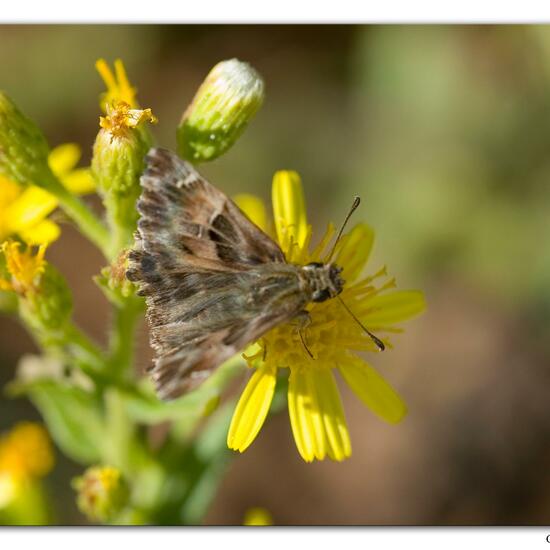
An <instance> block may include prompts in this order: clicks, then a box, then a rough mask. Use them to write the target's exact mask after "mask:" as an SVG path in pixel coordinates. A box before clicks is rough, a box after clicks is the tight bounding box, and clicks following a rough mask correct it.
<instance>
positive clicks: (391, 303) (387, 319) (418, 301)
mask: <svg viewBox="0 0 550 550" xmlns="http://www.w3.org/2000/svg"><path fill="white" fill-rule="evenodd" d="M360 309H363V307H362V306H361V307H360ZM425 309H426V302H425V300H424V294H423V293H422V292H421V291H419V290H397V291H395V292H391V293H388V294H380V295H379V296H374V297H373V298H372V299H369V300H368V301H365V303H364V310H365V311H364V313H362V314H361V313H359V316H360V318H361V321H362V322H363V323H364V324H365V325H367V326H370V327H384V326H388V325H393V324H395V323H400V322H402V321H406V320H407V319H410V318H411V317H414V316H416V315H419V314H420V313H422V312H423V311H424V310H425Z"/></svg>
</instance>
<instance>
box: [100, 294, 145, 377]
mask: <svg viewBox="0 0 550 550" xmlns="http://www.w3.org/2000/svg"><path fill="white" fill-rule="evenodd" d="M141 307H142V304H141V302H140V301H138V300H136V299H135V298H134V297H132V298H129V299H128V300H126V301H125V302H124V303H123V304H121V305H116V306H115V319H114V326H113V329H112V333H111V342H110V350H111V351H110V358H109V361H108V362H107V368H108V369H109V371H110V373H111V375H112V376H113V377H114V378H118V379H126V378H128V377H130V376H131V374H132V373H131V372H130V370H131V367H132V362H133V356H134V329H135V327H136V323H137V321H138V318H139V314H140V312H141Z"/></svg>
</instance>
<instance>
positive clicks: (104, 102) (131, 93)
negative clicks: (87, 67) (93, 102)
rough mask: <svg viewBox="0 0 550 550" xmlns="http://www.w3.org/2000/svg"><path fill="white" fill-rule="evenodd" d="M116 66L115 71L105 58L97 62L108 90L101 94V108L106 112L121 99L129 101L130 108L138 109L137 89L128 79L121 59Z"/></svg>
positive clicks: (116, 61)
mask: <svg viewBox="0 0 550 550" xmlns="http://www.w3.org/2000/svg"><path fill="white" fill-rule="evenodd" d="M114 66H115V72H114V73H113V71H112V70H111V68H110V67H109V65H107V62H106V61H105V59H98V60H97V61H96V63H95V68H96V70H97V72H98V73H99V75H100V76H101V78H102V79H103V82H104V83H105V86H106V87H107V91H106V92H105V93H103V94H101V96H100V102H99V105H100V107H101V110H102V111H103V112H104V113H106V112H107V109H108V108H109V106H111V105H113V104H116V103H119V102H121V101H122V102H124V103H127V104H128V105H129V106H130V108H132V109H136V108H137V107H138V103H137V100H136V89H135V88H134V87H133V86H132V85H131V84H130V81H129V80H128V76H127V75H126V69H125V68H124V63H122V60H121V59H116V60H115V63H114Z"/></svg>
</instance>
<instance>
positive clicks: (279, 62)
mask: <svg viewBox="0 0 550 550" xmlns="http://www.w3.org/2000/svg"><path fill="white" fill-rule="evenodd" d="M0 45H1V47H0V65H1V66H2V67H3V70H2V76H1V77H0V88H2V89H4V90H5V91H6V92H7V93H8V94H9V95H10V96H11V97H12V98H13V99H14V100H15V101H16V102H17V103H18V105H19V106H20V108H21V109H22V110H23V111H24V112H25V113H26V114H28V115H29V116H30V117H31V118H33V119H34V120H35V121H37V122H38V123H39V125H40V126H41V127H42V129H43V130H44V131H45V133H46V135H47V137H48V139H49V141H50V144H51V145H52V146H55V145H57V144H60V143H63V142H68V141H74V142H78V143H79V144H80V145H81V146H82V148H83V150H84V159H83V160H84V162H85V163H88V162H89V160H90V157H91V147H92V144H93V140H94V138H95V135H96V133H97V129H98V116H99V106H98V94H99V93H100V92H101V91H103V84H102V82H101V80H100V78H99V76H98V75H97V73H96V72H95V70H94V62H95V60H96V59H97V58H99V57H104V58H106V59H107V61H109V62H112V61H113V60H114V59H115V58H116V57H121V58H122V59H123V60H124V62H125V64H126V68H127V70H128V73H129V76H130V79H131V81H132V82H133V83H134V84H135V85H136V86H137V87H138V89H139V96H138V97H139V101H140V103H141V105H142V106H143V107H151V108H152V109H153V112H154V113H155V114H156V115H157V116H158V118H159V121H160V122H159V124H158V125H157V126H156V127H155V128H154V129H153V130H154V132H155V134H156V137H157V140H158V143H159V144H160V145H162V146H165V147H169V148H172V149H174V148H175V141H176V140H175V127H176V125H177V123H178V121H179V118H180V116H181V113H182V112H183V110H184V109H185V107H186V105H187V103H188V102H189V101H190V100H191V98H192V96H193V94H194V92H195V90H196V88H197V87H198V85H199V84H200V83H201V81H202V79H203V78H204V77H205V76H206V74H207V73H208V71H209V70H210V68H211V67H212V66H213V65H214V64H215V63H217V62H218V61H220V60H222V59H228V58H231V57H238V58H239V59H241V60H244V61H248V62H250V63H251V64H252V65H253V66H254V67H255V68H256V69H257V70H258V71H259V72H260V73H261V74H262V75H263V77H264V79H265V82H266V89H267V98H266V101H265V103H264V106H263V108H262V109H261V110H260V112H259V114H258V115H257V117H256V119H255V120H254V121H253V122H252V124H251V125H250V127H249V129H248V130H247V131H246V132H245V134H244V136H243V137H242V138H241V140H240V141H239V142H238V143H237V145H236V146H235V147H234V148H233V149H232V150H231V151H230V152H229V153H228V154H226V155H224V156H223V157H222V158H221V159H219V160H218V161H215V162H214V163H211V164H207V165H204V166H203V167H202V169H201V171H202V172H203V173H204V174H205V175H206V176H207V177H208V178H209V179H210V180H211V181H213V182H214V183H215V184H216V185H217V186H219V187H220V188H222V189H223V190H225V191H226V192H227V193H229V194H232V193H237V192H252V193H256V194H259V195H260V196H262V197H263V198H265V199H266V200H268V199H269V196H270V185H271V177H272V175H273V172H274V171H275V170H278V169H283V168H288V169H294V170H297V171H299V172H300V174H301V175H302V178H303V181H304V185H305V190H306V198H307V201H308V210H309V214H310V217H311V221H312V223H313V225H314V228H315V230H316V231H315V234H316V235H317V237H318V238H319V237H320V236H321V235H322V233H323V231H324V229H325V226H326V223H327V222H328V221H329V220H333V221H335V222H338V221H339V220H341V219H342V218H343V216H344V215H345V213H346V211H347V208H348V207H349V205H350V203H351V200H352V197H353V196H354V195H355V194H359V195H361V197H362V198H363V203H362V206H361V208H360V211H359V213H358V214H356V216H357V217H356V219H357V220H358V219H360V218H361V219H364V220H365V221H367V222H369V223H370V224H371V225H373V226H374V228H375V229H376V232H377V241H376V245H375V250H374V256H373V258H372V259H371V262H370V269H372V270H373V271H375V270H376V269H378V268H379V267H380V266H381V265H383V264H384V263H387V264H388V267H389V270H390V272H391V273H392V274H394V275H395V276H396V277H397V283H398V286H399V288H402V289H406V288H419V289H422V290H424V291H425V293H426V299H427V303H428V310H427V312H426V313H425V314H424V315H423V316H422V317H420V318H419V319H417V320H415V321H412V322H410V323H409V324H408V325H407V328H406V332H405V333H404V334H403V335H400V336H397V337H396V338H395V340H394V342H395V344H396V347H395V350H393V351H391V352H390V353H385V354H382V355H380V356H377V357H376V358H375V361H373V363H374V366H376V367H377V368H378V369H379V370H380V372H381V373H382V374H383V375H384V376H385V377H386V378H387V379H388V380H390V381H391V383H392V384H393V385H394V386H395V387H396V388H397V389H398V391H399V392H400V394H401V395H402V396H403V397H404V399H405V400H406V401H407V403H408V405H409V415H408V417H407V418H406V419H405V420H404V421H403V422H402V423H401V424H400V425H398V426H390V425H386V424H384V423H383V422H382V421H380V420H378V419H377V418H376V417H375V416H374V415H373V414H372V413H371V412H370V411H369V410H367V409H366V408H364V407H363V405H362V404H361V403H360V402H359V401H358V400H357V399H356V398H355V397H354V396H353V395H352V394H351V392H350V391H348V390H347V388H346V386H345V385H343V384H342V386H341V387H342V392H343V400H344V406H345V410H346V414H347V418H348V423H349V426H350V431H351V437H352V444H353V456H352V458H351V459H350V460H348V461H346V462H344V463H341V464H338V463H331V462H329V461H326V462H323V463H314V464H306V463H304V462H303V461H302V460H301V458H300V457H299V455H298V453H297V451H296V449H295V446H294V442H293V439H292V434H291V431H290V425H289V421H288V413H287V412H286V411H285V412H283V413H281V414H279V415H278V416H276V417H272V418H271V419H270V420H269V421H268V423H267V425H266V426H265V427H264V429H263V430H262V432H261V434H260V436H259V437H258V439H257V440H256V442H255V443H254V444H253V445H252V447H251V448H250V449H249V450H248V451H246V453H245V454H244V455H238V456H235V460H234V461H233V463H232V465H231V467H230V470H229V472H228V474H227V476H226V478H225V480H224V482H223V484H222V486H221V490H220V491H219V493H218V495H217V497H216V500H215V501H214V503H213V505H212V507H211V509H210V512H209V514H208V516H207V521H206V522H207V523H208V524H224V525H225V524H241V523H242V521H243V516H244V513H245V510H246V509H248V508H249V507H252V506H262V507H265V508H267V509H268V510H269V511H270V512H271V514H272V516H273V518H274V522H275V523H276V524H279V525H303V524H312V525H327V524H330V525H350V524H355V525H370V524H384V525H385V524H391V525H393V524H402V525H447V524H473V525H477V524H480V525H487V524H490V525H493V524H494V525H501V524H517V525H530V524H548V523H550V437H549V436H550V399H549V388H550V339H549V338H548V337H547V334H548V330H549V328H550V244H549V242H548V235H549V230H550V27H545V26H383V25H381V26H302V25H294V26H260V25H258V26H203V25H195V26H184V25H172V26H117V25H108V26H76V25H74V26H73V25H65V26H50V25H44V26H0ZM89 201H90V202H91V203H92V204H96V205H99V202H95V203H94V199H93V198H92V199H89ZM48 254H49V260H50V261H51V262H52V263H54V264H56V265H57V266H58V267H59V268H60V269H61V270H62V271H63V272H64V274H65V275H66V276H67V278H68V280H69V283H70V285H71V286H72V288H73V290H74V293H75V300H76V305H75V308H76V319H77V321H78V322H79V323H80V324H81V326H82V327H83V328H84V329H86V330H88V331H89V332H90V333H91V334H92V335H93V336H94V337H95V338H96V339H97V340H99V341H102V340H104V339H105V334H104V332H105V328H104V327H105V326H106V321H107V314H108V313H107V311H108V309H107V304H106V303H105V301H104V299H103V297H102V295H101V293H100V291H99V290H98V288H97V287H96V286H95V285H94V284H93V283H92V281H91V277H92V276H93V275H95V274H97V273H98V272H99V269H100V268H101V267H102V266H103V262H102V259H101V257H100V255H99V253H97V252H96V251H95V250H94V249H93V247H91V246H90V245H88V244H87V242H86V241H85V240H84V238H83V237H81V236H80V235H79V234H78V233H77V232H76V231H75V230H73V229H72V228H71V227H70V225H69V224H66V225H64V228H63V234H62V237H61V239H60V240H59V241H57V242H56V243H55V244H54V245H53V246H52V247H51V249H50V251H49V253H48ZM147 339H148V336H147V333H146V328H145V327H143V328H142V330H141V333H140V341H139V342H137V343H136V344H137V346H138V347H139V349H140V350H141V351H142V353H140V354H139V357H140V365H139V367H140V368H143V367H145V366H146V365H147V364H148V361H149V358H150V352H149V348H148V343H147ZM34 350H35V348H34V344H33V343H32V341H31V340H30V338H29V337H28V336H27V335H26V333H25V332H24V331H23V329H22V328H21V327H20V326H19V325H17V324H16V323H15V322H14V321H13V320H12V319H11V318H7V317H0V382H1V383H2V385H4V384H5V383H6V382H8V381H9V380H10V379H11V378H12V377H13V375H14V371H15V368H16V365H17V362H18V360H19V358H20V357H21V356H22V355H24V354H26V353H32V352H33V351H34ZM21 419H36V420H38V419H39V416H38V414H37V413H36V411H35V410H34V409H33V407H32V406H31V405H30V404H29V403H28V402H27V401H25V400H23V399H18V400H15V401H12V400H8V399H7V398H6V397H5V396H2V397H0V431H3V430H7V429H8V428H9V427H10V426H12V425H13V424H14V423H15V422H17V421H18V420H21ZM56 459H57V465H56V468H55V470H54V472H53V473H52V474H51V475H50V477H49V478H48V480H47V488H48V492H49V493H50V494H51V496H52V497H53V499H54V502H55V505H56V518H57V521H58V523H61V524H67V523H83V522H84V520H83V517H82V516H81V515H80V514H79V513H78V511H77V510H76V506H75V504H74V493H73V491H72V489H71V488H70V479H71V478H72V477H74V476H75V475H77V474H79V473H80V471H81V467H80V466H78V465H76V464H74V463H71V462H70V461H68V459H66V458H64V457H63V456H62V455H61V454H60V453H57V457H56Z"/></svg>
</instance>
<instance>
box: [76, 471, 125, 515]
mask: <svg viewBox="0 0 550 550" xmlns="http://www.w3.org/2000/svg"><path fill="white" fill-rule="evenodd" d="M73 488H74V489H75V490H76V491H77V504H78V508H79V510H80V511H81V512H82V513H83V514H84V515H85V516H86V517H87V518H88V519H90V520H91V521H98V522H101V523H109V522H111V521H113V520H114V519H115V517H116V516H117V515H118V514H119V513H120V512H121V511H122V509H123V508H124V507H125V506H126V504H127V503H128V498H129V490H128V486H127V484H126V483H125V481H124V479H123V478H122V474H121V473H120V470H118V469H116V468H113V467H111V466H93V467H91V468H88V469H87V470H86V471H85V472H84V474H83V475H82V476H80V477H77V478H76V479H74V480H73Z"/></svg>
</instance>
